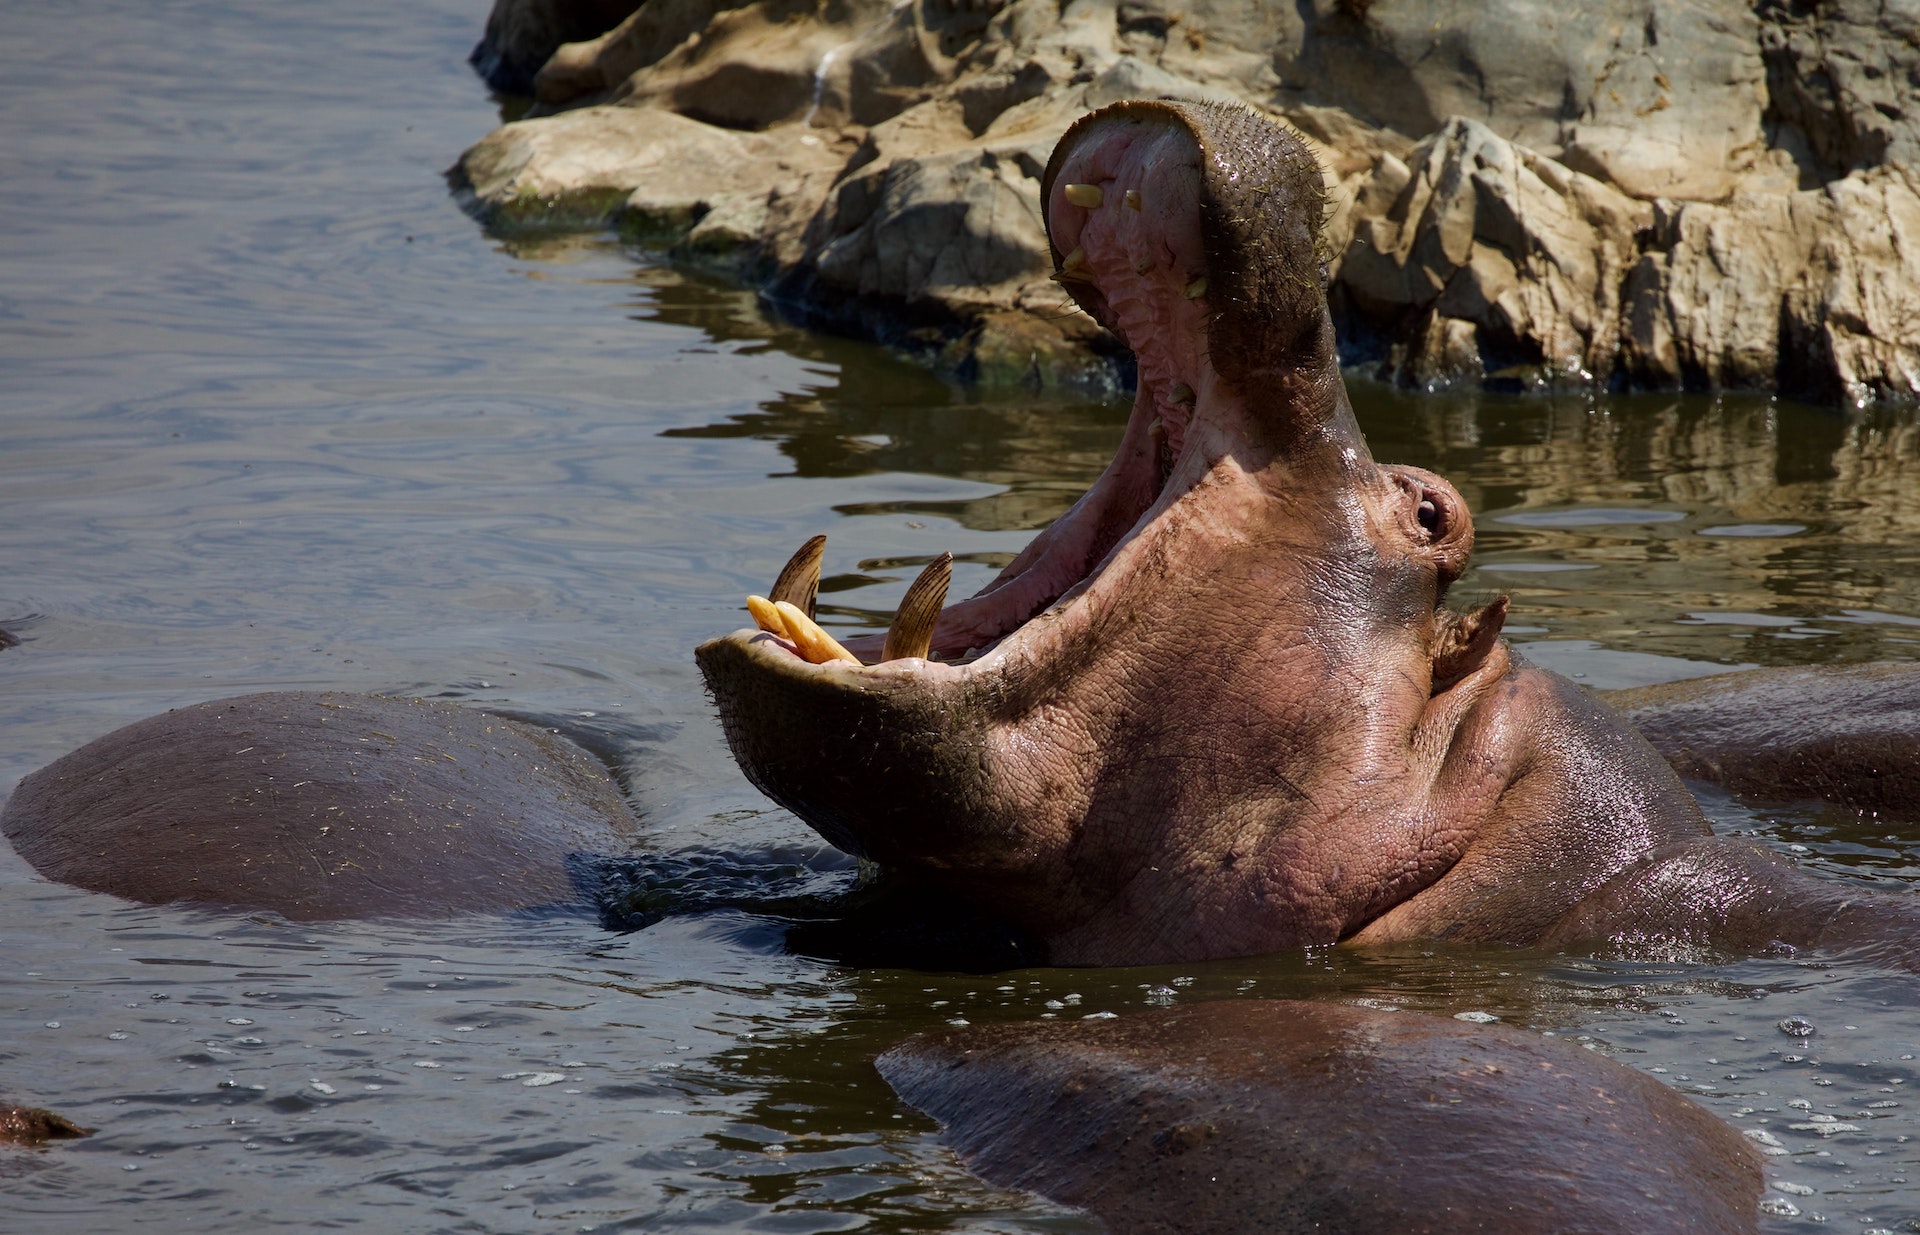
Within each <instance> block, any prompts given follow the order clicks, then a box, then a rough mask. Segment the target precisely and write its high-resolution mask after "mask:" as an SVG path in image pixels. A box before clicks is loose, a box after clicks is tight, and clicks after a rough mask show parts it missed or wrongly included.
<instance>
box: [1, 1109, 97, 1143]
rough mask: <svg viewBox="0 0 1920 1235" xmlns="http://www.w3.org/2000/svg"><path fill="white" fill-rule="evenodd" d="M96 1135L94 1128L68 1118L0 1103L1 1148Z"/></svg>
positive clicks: (46, 1111) (50, 1112) (45, 1111)
mask: <svg viewBox="0 0 1920 1235" xmlns="http://www.w3.org/2000/svg"><path fill="white" fill-rule="evenodd" d="M92 1135H93V1129H92V1128H83V1127H81V1126H80V1125H79V1124H77V1123H75V1122H73V1121H72V1120H71V1119H68V1118H67V1117H66V1116H64V1115H56V1114H54V1113H53V1112H52V1111H49V1110H43V1109H41V1108H40V1107H37V1106H14V1105H12V1104H10V1103H7V1102H0V1145H44V1144H46V1143H47V1142H48V1141H70V1140H77V1139H79V1138H80V1137H83V1136H92Z"/></svg>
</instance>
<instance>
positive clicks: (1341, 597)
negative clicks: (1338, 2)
mask: <svg viewBox="0 0 1920 1235" xmlns="http://www.w3.org/2000/svg"><path fill="white" fill-rule="evenodd" d="M1042 194H1043V201H1044V205H1045V216H1046V225H1047V231H1048V236H1049V239H1050V241H1051V246H1052V253H1053V257H1054V263H1055V271H1056V273H1055V277H1056V279H1057V280H1058V281H1059V282H1060V284H1061V285H1062V286H1063V287H1064V288H1065V289H1066V290H1067V291H1068V292H1069V293H1070V294H1071V295H1072V296H1073V298H1074V299H1075V300H1076V301H1077V302H1078V303H1079V304H1080V306H1081V307H1082V308H1084V309H1085V310H1086V311H1087V312H1088V313H1090V314H1091V315H1092V316H1093V317H1094V318H1095V319H1096V320H1098V321H1099V322H1100V323H1101V324H1102V325H1104V326H1106V327H1107V328H1108V329H1110V330H1112V331H1113V332H1114V333H1115V334H1116V335H1118V336H1119V337H1120V339H1121V340H1122V341H1124V342H1125V343H1126V344H1127V346H1129V347H1131V348H1132V349H1133V351H1134V353H1135V354H1136V356H1137V357H1138V361H1139V393H1138V397H1137V399H1136V401H1135V404H1134V409H1133V414H1132V418H1131V420H1130V422H1129V423H1128V426H1127V429H1126V432H1125V436H1124V438H1123V440H1122V442H1121V444H1120V448H1119V451H1118V453H1117V454H1116V456H1115V458H1114V460H1113V462H1112V464H1111V465H1110V466H1109V467H1108V468H1107V470H1106V472H1105V473H1104V474H1103V475H1102V476H1101V477H1100V479H1099V481H1098V482H1097V483H1096V484H1095V485H1094V486H1093V488H1092V489H1091V490H1090V491H1089V492H1088V493H1087V494H1086V496H1085V497H1084V498H1082V499H1081V500H1080V502H1079V503H1078V504H1077V505H1075V506H1074V507H1073V508H1072V510H1071V511H1069V512H1068V513H1067V514H1066V515H1064V516H1062V517H1061V518H1060V519H1059V520H1058V521H1057V522H1055V523H1054V524H1053V525H1052V526H1051V527H1050V528H1048V529H1047V530H1046V531H1045V532H1044V533H1043V534H1041V535H1040V536H1039V537H1038V538H1037V539H1036V540H1035V541H1034V542H1033V543H1032V544H1031V545H1030V546H1029V547H1028V548H1027V550H1026V551H1025V552H1023V553H1022V554H1021V555H1020V556H1019V557H1018V558H1017V559H1016V560H1015V561H1013V562H1012V563H1011V564H1010V565H1009V566H1008V567H1007V568H1006V569H1005V570H1004V571H1003V572H1002V573H1001V574H1000V576H999V577H998V578H996V579H995V580H994V581H993V582H992V583H991V584H989V585H988V586H987V587H986V588H985V589H984V590H983V591H982V592H981V593H980V594H979V595H977V596H974V597H973V598H971V599H969V600H965V601H962V602H960V603H957V604H954V605H951V606H948V607H946V608H945V609H944V610H942V609H941V601H942V599H943V598H944V589H945V579H946V571H947V566H946V563H945V561H944V560H943V561H939V562H936V563H935V564H934V565H933V566H931V567H929V568H928V573H927V574H926V575H924V576H923V577H922V579H921V580H920V581H918V582H917V583H916V584H915V586H914V588H913V589H912V590H911V591H910V592H909V594H908V597H907V600H906V602H904V603H903V604H902V606H901V610H900V613H899V615H898V616H897V617H896V618H895V621H894V626H893V629H892V630H890V631H889V632H888V635H887V637H886V639H885V641H884V642H883V643H881V644H880V646H873V645H872V642H871V641H867V642H854V643H853V644H852V645H851V649H849V648H843V647H841V646H840V645H839V644H838V643H836V642H835V641H834V640H833V639H832V638H831V636H828V635H827V634H826V633H825V632H824V631H822V630H821V629H820V628H819V627H818V626H817V625H815V624H814V623H813V622H812V621H811V620H810V614H811V608H812V598H813V593H814V590H815V586H816V583H817V579H818V569H819V566H818V563H819V544H818V542H817V541H815V542H810V543H809V545H808V546H807V547H805V548H804V549H803V550H802V551H801V553H800V554H799V555H797V556H796V559H795V561H794V563H793V564H792V565H790V567H789V569H788V570H787V571H786V572H784V573H783V575H782V578H781V580H780V581H779V583H778V584H777V585H776V587H775V589H774V594H773V596H772V598H771V599H770V600H762V599H761V598H755V600H754V602H753V604H752V607H753V609H754V612H755V614H756V618H757V620H758V623H759V629H754V630H742V631H737V632H735V633H733V634H730V635H727V636H725V637H722V638H718V639H714V640H711V641H709V642H708V643H706V644H703V645H702V646H701V647H700V648H699V650H698V653H697V656H698V660H699V663H700V667H701V669H702V670H703V671H704V673H705V675H706V680H707V683H708V685H709V687H710V688H711V690H712V693H713V696H714V698H715V699H716V701H717V702H718V705H719V711H720V717H721V720H722V722H723V724H724V727H725V731H726V735H727V739H728V741H729V742H730V744H731V746H732V749H733V751H734V754H735V756H736V758H737V759H738V761H739V763H740V766H741V767H742V768H743V769H745V771H746V773H747V775H748V777H749V778H750V779H751V780H752V781H753V783H754V784H755V785H757V786H758V787H759V788H760V789H762V790H763V791H764V792H765V793H767V794H768V795H769V796H770V797H772V798H774V799H775V800H776V801H778V802H780V803H781V804H782V805H784V806H786V807H788V808H789V809H790V810H792V811H793V812H794V813H795V814H797V815H799V816H800V817H801V818H802V819H804V820H806V821H807V822H808V823H809V824H810V825H812V826H813V827H814V828H815V829H816V830H817V831H818V832H819V833H820V834H821V835H822V836H824V837H826V838H827V840H829V841H830V842H832V843H833V844H835V845H837V846H839V847H841V848H843V849H846V850H849V851H852V852H854V853H857V854H860V855H862V856H865V857H868V858H871V859H874V860H876V861H878V862H880V863H883V864H885V865H886V866H888V867H891V868H894V869H896V870H898V871H900V872H902V873H903V874H904V875H905V876H906V877H908V878H911V879H917V880H920V881H923V882H924V883H926V884H928V885H930V886H934V887H938V888H939V889H941V890H942V891H945V892H948V893H956V894H958V895H960V896H962V897H964V898H965V899H966V900H968V901H969V902H971V903H974V904H977V905H979V906H981V907H983V908H985V909H987V910H989V911H991V912H993V913H995V914H998V915H1001V916H1003V917H1004V918H1005V919H1006V920H1008V921H1010V922H1012V923H1014V924H1017V925H1018V926H1021V927H1023V928H1025V929H1026V930H1028V931H1030V932H1032V933H1033V934H1034V935H1035V936H1037V937H1038V938H1039V939H1041V940H1043V941H1044V944H1045V946H1046V948H1047V950H1048V955H1049V956H1050V958H1051V959H1052V960H1053V961H1055V962H1058V963H1067V964H1122V963H1152V962H1170V961H1185V960H1198V959H1204V958H1210V957H1225V956H1235V955H1246V954H1253V953H1260V952H1269V951H1273V950H1276V949H1281V948H1292V947H1299V946H1302V945H1308V944H1325V943H1332V942H1335V941H1341V940H1350V941H1359V942H1384V941H1392V940H1404V939H1411V938H1433V937H1446V938H1452V939H1456V940H1463V941H1504V942H1508V943H1513V944H1522V945H1543V946H1559V945H1566V944H1575V943H1581V942H1586V941H1596V940H1601V939H1609V938H1612V939H1620V938H1631V939H1635V940H1644V941H1655V942H1661V943H1680V944H1685V945H1693V946H1711V947H1724V948H1734V949H1749V948H1755V947H1764V946H1767V945H1769V944H1771V943H1774V942H1776V941H1780V942H1785V943H1788V944H1792V945H1796V946H1804V945H1812V946H1831V945H1835V944H1854V943H1860V942H1864V941H1869V940H1890V941H1894V942H1893V943H1892V944H1891V946H1893V947H1894V948H1895V949H1896V950H1897V951H1899V952H1900V954H1901V955H1902V956H1904V955H1905V954H1906V945H1905V944H1904V943H1900V942H1898V941H1899V940H1902V939H1912V938H1913V937H1914V936H1915V932H1914V931H1913V929H1912V927H1913V923H1911V922H1909V921H1906V919H1907V918H1908V917H1910V916H1911V915H1910V911H1909V910H1907V909H1905V908H1904V907H1903V906H1899V905H1897V904H1895V903H1894V902H1891V901H1878V902H1876V901H1874V900H1873V899H1872V898H1862V897H1860V896H1859V895H1858V894H1854V895H1852V896H1848V895H1846V894H1845V893H1844V892H1843V890H1841V889H1839V888H1838V887H1836V886H1835V885H1831V884H1827V883H1824V882H1822V881H1820V880H1818V879H1816V878H1813V877H1810V876H1805V875H1801V874H1799V873H1798V872H1797V871H1796V870H1794V869H1793V868H1792V867H1790V866H1787V865H1785V864H1784V863H1780V862H1778V861H1776V860H1775V859H1773V858H1771V857H1769V856H1767V855H1766V854H1764V853H1763V852H1762V851H1760V850H1759V849H1757V848H1755V847H1753V846H1750V845H1746V844H1743V843H1739V842H1733V841H1729V840H1721V839H1716V838H1714V837H1713V836H1712V835H1711V833H1710V831H1709V828H1708V826H1707V823H1706V821H1705V818H1704V817H1703V815H1702V814H1701V811H1700V809H1699V807H1698V805H1697V804H1696V803H1695V802H1694V800H1693V798H1692V797H1691V795H1690V794H1689V793H1688V792H1687V790H1686V788H1685V787H1684V786H1683V785H1682V784H1681V782H1680V781H1679V779H1678V778H1677V777H1676V775H1675V774H1674V772H1673V770H1672V769H1671V767H1670V766H1669V764H1668V762H1667V761H1666V760H1664V759H1663V758H1662V757H1661V754H1660V753H1659V752H1656V750H1655V749H1654V748H1653V747H1652V746H1650V745H1649V744H1648V742H1647V741H1646V740H1645V739H1643V738H1642V737H1641V736H1640V735H1639V734H1638V733H1636V732H1635V731H1633V730H1632V729H1629V728H1628V727H1627V726H1626V725H1625V724H1623V723H1622V722H1621V721H1620V720H1619V719H1618V718H1617V717H1616V716H1615V715H1614V714H1613V713H1611V712H1610V711H1608V710H1607V709H1606V708H1605V707H1603V706H1601V705H1600V704H1598V703H1597V702H1595V701H1594V700H1593V699H1592V698H1590V697H1589V696H1588V695H1587V694H1586V692H1585V691H1583V690H1581V689H1580V688H1578V687H1576V686H1574V685H1573V684H1571V683H1570V682H1567V681H1566V680H1564V679H1562V678H1560V677H1558V676H1556V675H1554V674H1552V673H1549V672H1545V671H1543V670H1541V669H1538V668H1535V667H1533V666H1530V665H1528V664H1527V663H1526V662H1525V661H1524V660H1523V659H1522V658H1521V657H1519V656H1518V655H1516V654H1515V653H1513V652H1512V651H1511V650H1509V649H1508V647H1507V646H1506V645H1505V644H1504V643H1503V642H1502V641H1501V640H1500V638H1499V634H1500V628H1501V624H1502V621H1503V619H1504V617H1505V614H1506V608H1507V602H1506V599H1505V598H1504V597H1503V598H1501V599H1499V600H1496V601H1494V602H1493V603H1492V604H1489V605H1487V606H1485V607H1484V608H1481V609H1479V610H1478V611H1476V612H1469V613H1462V612H1456V611H1454V610H1452V609H1449V608H1448V607H1447V605H1446V603H1445V602H1446V594H1447V589H1448V585H1449V584H1450V583H1452V582H1453V581H1454V580H1455V579H1456V578H1458V577H1459V575H1460V574H1461V572H1462V570H1463V569H1464V568H1465V566H1466V562H1467V557H1468V554H1469V552H1470V550H1471V549H1472V546H1473V523H1472V519H1471V517H1470V516H1469V514H1468V512H1467V509H1466V507H1465V505H1464V503H1463V501H1462V499H1461V498H1460V495H1459V494H1458V493H1457V492H1456V491H1455V490H1454V489H1453V487H1452V486H1451V485H1449V484H1448V483H1447V482H1446V481H1445V480H1443V479H1441V478H1440V477H1438V476H1435V475H1433V474H1431V473H1429V472H1425V471H1422V470H1420V469H1417V468H1411V467H1399V466H1392V465H1385V464H1381V463H1378V462H1376V461H1375V460H1374V459H1373V457H1372V455H1371V454H1370V453H1369V452H1368V449H1367V444H1366V442H1365V441H1364V440H1363V439H1362V437H1361V434H1360V431H1359V427H1358V425H1357V423H1356V421H1355V419H1354V416H1353V412H1352V410H1351V407H1350V405H1349V403H1348V400H1347V395H1346V391H1345V389H1344V387H1343V385H1342V382H1341V378H1340V373H1339V368H1338V364H1337V358H1336V354H1335V346H1334V332H1333V326H1332V322H1331V320H1330V318H1329V315H1328V310H1327V304H1326V300H1325V296H1324V294H1323V287H1324V283H1325V278H1324V266H1323V257H1324V255H1323V254H1322V253H1321V252H1319V250H1318V247H1317V246H1318V245H1319V243H1320V232H1321V223H1322V220H1323V216H1324V212H1325V209H1326V207H1325V203H1324V197H1323V180H1322V176H1321V171H1320V168H1319V166H1318V164H1317V163H1316V161H1315V159H1314V157H1313V156H1312V154H1311V153H1310V152H1309V151H1308V150H1307V149H1306V148H1305V147H1304V146H1303V145H1302V143H1301V142H1300V141H1299V140H1297V139H1296V138H1295V137H1294V136H1293V135H1292V134H1291V133H1289V132H1288V131H1287V130H1285V129H1283V128H1281V127H1279V126H1276V125H1275V124H1273V123H1271V122H1269V121H1267V120H1265V119H1263V118H1261V117H1260V116H1258V115H1257V114H1255V113H1253V112H1251V111H1248V110H1246V109H1241V108H1234V107H1224V106H1214V105H1205V104H1191V103H1176V102H1140V101H1135V102H1124V103H1119V104H1116V105H1114V106H1111V107H1108V108H1105V109H1104V110H1101V111H1098V112H1095V113H1093V114H1091V115H1089V116H1086V117H1084V118H1083V119H1082V120H1080V121H1079V122H1078V123H1076V124H1075V125H1074V126H1073V127H1072V128H1071V129H1070V130H1068V132H1067V134H1066V135H1065V137H1063V138H1062V140H1061V141H1060V144H1059V146H1058V147H1057V149H1056V150H1055V152H1054V155H1053V158H1052V160H1051V162H1050V163H1049V165H1048V167H1047V170H1046V174H1045V177H1044V180H1043V182H1042ZM862 655H864V656H866V657H868V658H870V659H871V660H872V661H873V662H874V663H863V662H862V659H861V657H862Z"/></svg>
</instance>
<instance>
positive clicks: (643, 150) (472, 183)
mask: <svg viewBox="0 0 1920 1235" xmlns="http://www.w3.org/2000/svg"><path fill="white" fill-rule="evenodd" d="M838 161H839V160H838V159H837V158H835V157H834V155H833V154H832V153H831V152H829V151H827V150H826V149H825V148H824V147H823V145H822V143H821V142H820V140H819V139H818V138H815V139H814V141H813V143H812V144H811V145H807V144H803V143H799V142H794V143H789V142H786V141H782V140H781V139H779V138H777V137H775V136H773V135H770V134H762V133H741V132H735V131H733V130H731V129H722V128H716V127H715V126H713V125H710V124H702V123H700V122H699V121H697V120H689V119H687V118H686V117H684V116H680V115H676V114H675V113H673V112H670V111H658V110H653V109H644V110H643V109H639V108H628V107H589V108H585V109H583V110H580V111H573V112H567V113H566V114H565V115H561V116H553V117H550V118H547V119H543V120H520V121H515V122H514V123H512V124H507V125H503V126H501V127H500V128H498V129H495V130H494V131H493V132H492V133H489V134H488V135H487V136H486V137H484V138H482V139H481V140H480V142H479V143H477V144H476V145H474V146H473V147H472V148H471V149H469V150H468V151H467V152H466V154H465V155H463V156H462V157H461V160H460V164H459V166H458V167H457V168H455V169H454V173H453V179H454V184H455V187H456V189H457V190H458V191H460V192H461V193H462V194H465V195H470V200H471V203H472V207H473V209H474V210H475V211H476V212H478V213H479V214H480V215H481V217H482V218H484V219H486V220H487V221H488V222H490V223H497V224H501V225H508V226H518V227H526V226H556V227H595V226H603V225H605V224H608V223H613V222H616V221H617V222H619V223H621V224H622V225H623V226H625V227H627V228H629V229H631V230H634V231H636V232H639V233H642V234H656V235H657V234H668V235H679V234H683V233H686V232H687V231H689V230H690V229H692V228H693V227H694V226H695V225H696V224H697V223H700V222H703V221H704V220H705V218H706V216H707V215H708V214H710V213H711V212H712V210H713V208H714V206H715V205H716V204H718V203H720V202H722V201H726V202H727V203H728V204H729V206H730V207H731V209H732V212H733V215H734V217H736V218H738V217H739V213H740V211H741V210H743V209H747V210H750V209H751V207H749V206H744V205H743V204H742V202H741V200H740V199H741V197H742V196H743V195H744V196H745V197H749V198H757V199H759V200H760V201H761V202H764V201H765V199H766V196H767V181H768V179H770V178H777V177H788V176H793V175H796V174H801V173H804V172H806V171H809V170H815V169H823V168H828V167H831V166H833V165H835V164H836V163H837V162H838Z"/></svg>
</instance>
